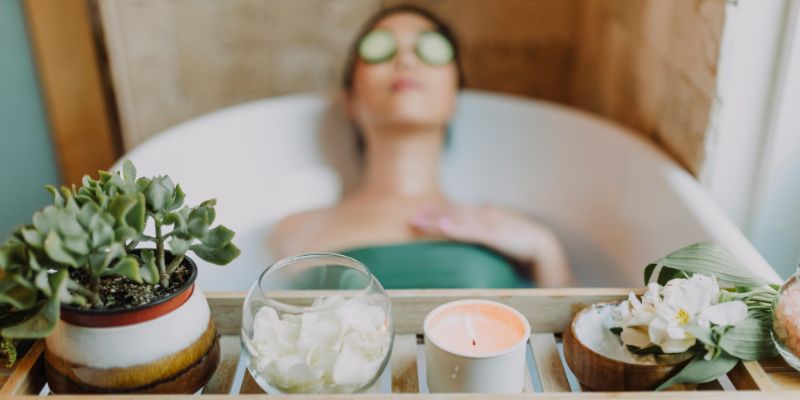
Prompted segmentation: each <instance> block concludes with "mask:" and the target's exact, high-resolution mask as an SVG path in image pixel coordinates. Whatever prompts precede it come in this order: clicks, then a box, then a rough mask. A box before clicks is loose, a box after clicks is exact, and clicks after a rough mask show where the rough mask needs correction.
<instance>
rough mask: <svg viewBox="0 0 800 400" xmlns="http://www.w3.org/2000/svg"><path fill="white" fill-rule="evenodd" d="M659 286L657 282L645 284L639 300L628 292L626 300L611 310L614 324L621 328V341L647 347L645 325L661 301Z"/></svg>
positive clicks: (652, 316) (648, 339)
mask: <svg viewBox="0 0 800 400" xmlns="http://www.w3.org/2000/svg"><path fill="white" fill-rule="evenodd" d="M660 291H661V286H660V285H659V284H657V283H651V284H649V285H647V292H646V293H645V294H644V295H643V296H642V300H641V301H639V299H638V298H636V295H635V294H633V293H630V294H629V295H628V300H625V301H623V302H621V303H620V304H619V305H618V306H617V307H615V308H614V310H613V311H612V319H613V321H614V323H616V326H618V327H621V328H622V332H621V333H620V335H619V338H620V340H622V342H623V343H625V344H626V345H630V346H636V347H647V346H649V345H650V344H651V343H650V338H649V335H648V334H647V326H648V325H649V324H650V321H652V320H653V318H654V317H655V312H656V306H657V305H658V304H660V303H661V296H660Z"/></svg>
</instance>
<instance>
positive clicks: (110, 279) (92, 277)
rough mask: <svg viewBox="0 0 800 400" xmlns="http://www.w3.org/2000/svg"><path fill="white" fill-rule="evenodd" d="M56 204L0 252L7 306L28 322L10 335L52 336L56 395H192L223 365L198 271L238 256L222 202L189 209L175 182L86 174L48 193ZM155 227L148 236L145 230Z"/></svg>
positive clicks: (1, 295) (50, 366)
mask: <svg viewBox="0 0 800 400" xmlns="http://www.w3.org/2000/svg"><path fill="white" fill-rule="evenodd" d="M47 189H48V191H50V193H51V194H52V195H53V204H51V205H48V206H46V207H44V208H43V209H42V210H40V211H38V212H36V213H35V214H34V215H33V221H32V224H30V225H25V226H21V227H19V228H17V230H16V231H15V232H14V233H13V234H12V236H11V237H10V238H9V239H8V240H7V241H6V242H5V243H4V244H3V245H2V246H1V247H0V268H2V276H0V303H4V304H7V305H8V306H10V307H13V309H14V310H17V311H18V312H19V313H26V314H28V315H30V316H29V317H27V318H25V319H23V320H22V321H21V322H20V323H17V324H14V325H13V326H9V327H5V328H3V329H2V336H3V337H6V338H46V351H45V361H46V362H45V367H46V375H47V380H48V383H49V385H50V389H51V390H53V391H54V392H56V393H69V392H72V393H91V392H101V393H102V392H132V393H191V392H195V391H196V390H198V389H199V388H200V387H202V386H203V385H204V384H205V383H206V382H207V381H208V379H209V378H210V377H211V375H212V374H213V373H214V370H215V369H216V367H217V365H218V363H219V343H218V339H217V333H216V329H215V327H214V323H213V321H212V320H211V318H210V310H209V307H208V303H207V301H206V299H205V296H204V295H203V293H202V292H201V291H200V290H199V288H197V287H196V286H195V284H194V281H195V278H196V276H197V266H196V265H195V263H194V262H193V261H192V259H191V258H189V257H188V253H189V252H192V253H194V254H195V255H196V256H197V257H200V258H201V259H203V260H206V261H209V262H211V263H214V264H218V265H224V264H227V263H229V262H230V261H231V260H233V259H234V258H236V257H237V256H238V255H239V249H238V248H237V247H236V246H235V245H234V244H233V243H232V242H231V239H232V238H233V236H234V233H233V232H232V231H231V230H229V229H228V228H226V227H224V226H222V225H218V226H216V227H213V228H212V227H211V225H212V223H213V222H214V219H215V211H214V206H215V204H216V202H215V200H208V201H205V202H203V203H201V204H200V205H198V206H196V207H190V206H187V205H184V204H183V203H184V193H183V191H182V190H181V187H180V185H175V184H174V183H173V182H172V181H171V180H170V178H169V177H168V176H159V177H153V178H147V177H141V178H138V179H137V178H136V169H135V167H134V166H133V164H132V163H131V162H130V161H127V160H126V161H125V162H124V164H123V168H122V172H121V173H120V172H107V171H100V176H99V179H97V180H94V179H91V178H90V177H89V176H85V177H84V179H83V182H82V185H81V186H80V187H78V188H76V187H74V186H73V187H72V188H66V187H62V188H61V189H60V190H58V189H56V188H55V187H52V186H48V187H47ZM146 227H147V228H148V229H145V228H146Z"/></svg>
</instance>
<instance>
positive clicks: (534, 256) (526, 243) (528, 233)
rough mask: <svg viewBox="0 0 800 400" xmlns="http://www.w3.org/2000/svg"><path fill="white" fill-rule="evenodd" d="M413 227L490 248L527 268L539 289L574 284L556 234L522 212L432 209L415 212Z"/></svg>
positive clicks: (481, 208) (484, 207)
mask: <svg viewBox="0 0 800 400" xmlns="http://www.w3.org/2000/svg"><path fill="white" fill-rule="evenodd" d="M411 225H412V226H413V227H414V228H415V229H417V230H419V231H420V232H423V233H425V234H429V235H442V236H445V237H447V238H448V239H451V240H456V241H461V242H470V243H476V244H481V245H484V246H487V247H490V248H492V249H494V250H495V251H497V252H499V253H502V254H504V255H506V256H507V257H509V258H512V259H514V260H516V261H518V262H520V263H522V264H524V265H526V266H528V267H529V269H530V272H531V278H532V279H533V281H534V282H536V284H537V285H539V286H542V287H562V286H569V285H571V284H572V271H571V270H570V267H569V262H568V261H567V258H566V255H565V253H564V250H563V248H562V247H561V243H560V242H559V240H558V238H557V237H556V235H555V234H554V233H553V232H552V231H551V230H550V229H549V228H547V227H546V226H545V225H543V224H540V223H538V222H536V221H534V220H532V219H531V218H529V217H527V216H525V215H523V214H521V213H518V212H514V211H511V210H507V209H504V208H501V207H497V206H492V205H481V206H461V205H446V206H431V207H426V208H423V209H422V210H420V211H419V212H418V213H416V214H415V215H414V217H413V218H412V220H411Z"/></svg>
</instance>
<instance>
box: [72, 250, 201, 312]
mask: <svg viewBox="0 0 800 400" xmlns="http://www.w3.org/2000/svg"><path fill="white" fill-rule="evenodd" d="M182 264H183V265H184V266H185V267H187V268H189V271H190V272H189V278H187V279H186V282H184V283H183V284H182V285H181V286H180V287H179V288H178V290H176V291H175V292H174V293H171V294H170V295H168V296H166V297H162V298H159V299H156V300H155V301H152V302H150V303H147V304H142V305H138V306H135V307H132V308H114V309H110V310H106V309H94V308H90V309H82V308H77V307H75V306H72V305H71V304H61V319H62V320H64V321H66V322H70V323H73V324H75V325H80V326H96V327H111V326H120V325H130V324H132V323H138V322H144V321H149V320H151V319H155V318H158V317H160V316H162V315H165V314H168V313H169V312H171V311H173V310H175V309H176V308H178V307H180V306H181V305H183V303H185V302H186V301H187V300H188V299H189V297H191V295H192V293H193V292H194V283H195V280H196V279H197V273H198V270H197V264H195V262H194V260H192V259H191V258H190V257H187V256H184V258H183V262H182ZM154 308H156V310H153V309H154ZM136 314H139V315H138V317H137V315H136Z"/></svg>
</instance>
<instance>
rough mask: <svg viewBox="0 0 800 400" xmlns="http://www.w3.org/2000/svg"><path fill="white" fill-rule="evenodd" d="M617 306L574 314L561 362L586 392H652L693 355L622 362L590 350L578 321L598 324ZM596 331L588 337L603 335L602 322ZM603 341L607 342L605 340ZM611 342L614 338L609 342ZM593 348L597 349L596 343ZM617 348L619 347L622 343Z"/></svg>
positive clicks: (583, 310)
mask: <svg viewBox="0 0 800 400" xmlns="http://www.w3.org/2000/svg"><path fill="white" fill-rule="evenodd" d="M616 304H619V303H599V304H595V305H592V306H589V307H586V308H584V309H582V310H581V311H579V312H578V313H577V314H575V316H574V317H573V318H572V321H571V322H570V324H569V326H568V327H567V329H566V330H565V331H564V337H563V339H564V359H565V360H566V361H567V365H569V368H570V369H571V370H572V372H573V373H574V374H575V377H576V378H578V381H580V383H581V385H582V386H583V387H584V388H585V389H587V390H591V391H643V390H653V389H655V388H657V387H658V386H659V385H660V384H662V383H664V382H665V381H666V380H667V379H669V378H670V377H671V376H673V375H675V374H676V373H677V372H678V371H679V370H680V369H681V368H683V367H684V366H685V365H686V364H688V363H689V361H690V360H691V359H692V356H693V354H692V353H688V352H687V353H680V354H674V355H673V354H669V355H652V356H647V357H643V358H641V360H640V361H637V360H632V359H631V360H627V361H622V360H621V359H617V358H612V355H610V354H603V353H600V352H599V351H597V350H595V349H592V348H590V347H589V346H590V345H589V344H587V343H585V342H587V340H586V335H587V334H586V333H583V334H582V333H581V331H580V330H576V325H577V323H578V321H579V320H581V319H582V318H588V319H587V320H584V321H582V322H583V323H589V324H594V323H596V321H597V319H598V318H599V321H602V319H603V318H604V317H603V315H605V314H603V313H607V312H609V311H610V306H614V305H616ZM606 307H609V308H606ZM582 326H583V324H582ZM589 327H592V325H589ZM597 328H598V329H597V330H596V333H595V329H593V327H592V329H591V331H590V334H592V335H595V334H596V335H604V334H606V332H604V331H605V330H606V328H605V327H604V326H603V325H602V322H600V323H599V324H598V327H597ZM607 334H609V335H614V334H613V333H611V332H607ZM597 338H600V337H597ZM606 338H607V339H608V337H606ZM613 339H615V338H611V339H608V340H613ZM582 340H583V341H582ZM616 340H618V339H616ZM594 346H597V343H595V344H594ZM620 346H622V344H621V342H620ZM618 358H619V357H618ZM675 386H679V385H675ZM686 388H687V387H686V386H682V387H681V389H684V390H685V389H686Z"/></svg>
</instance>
